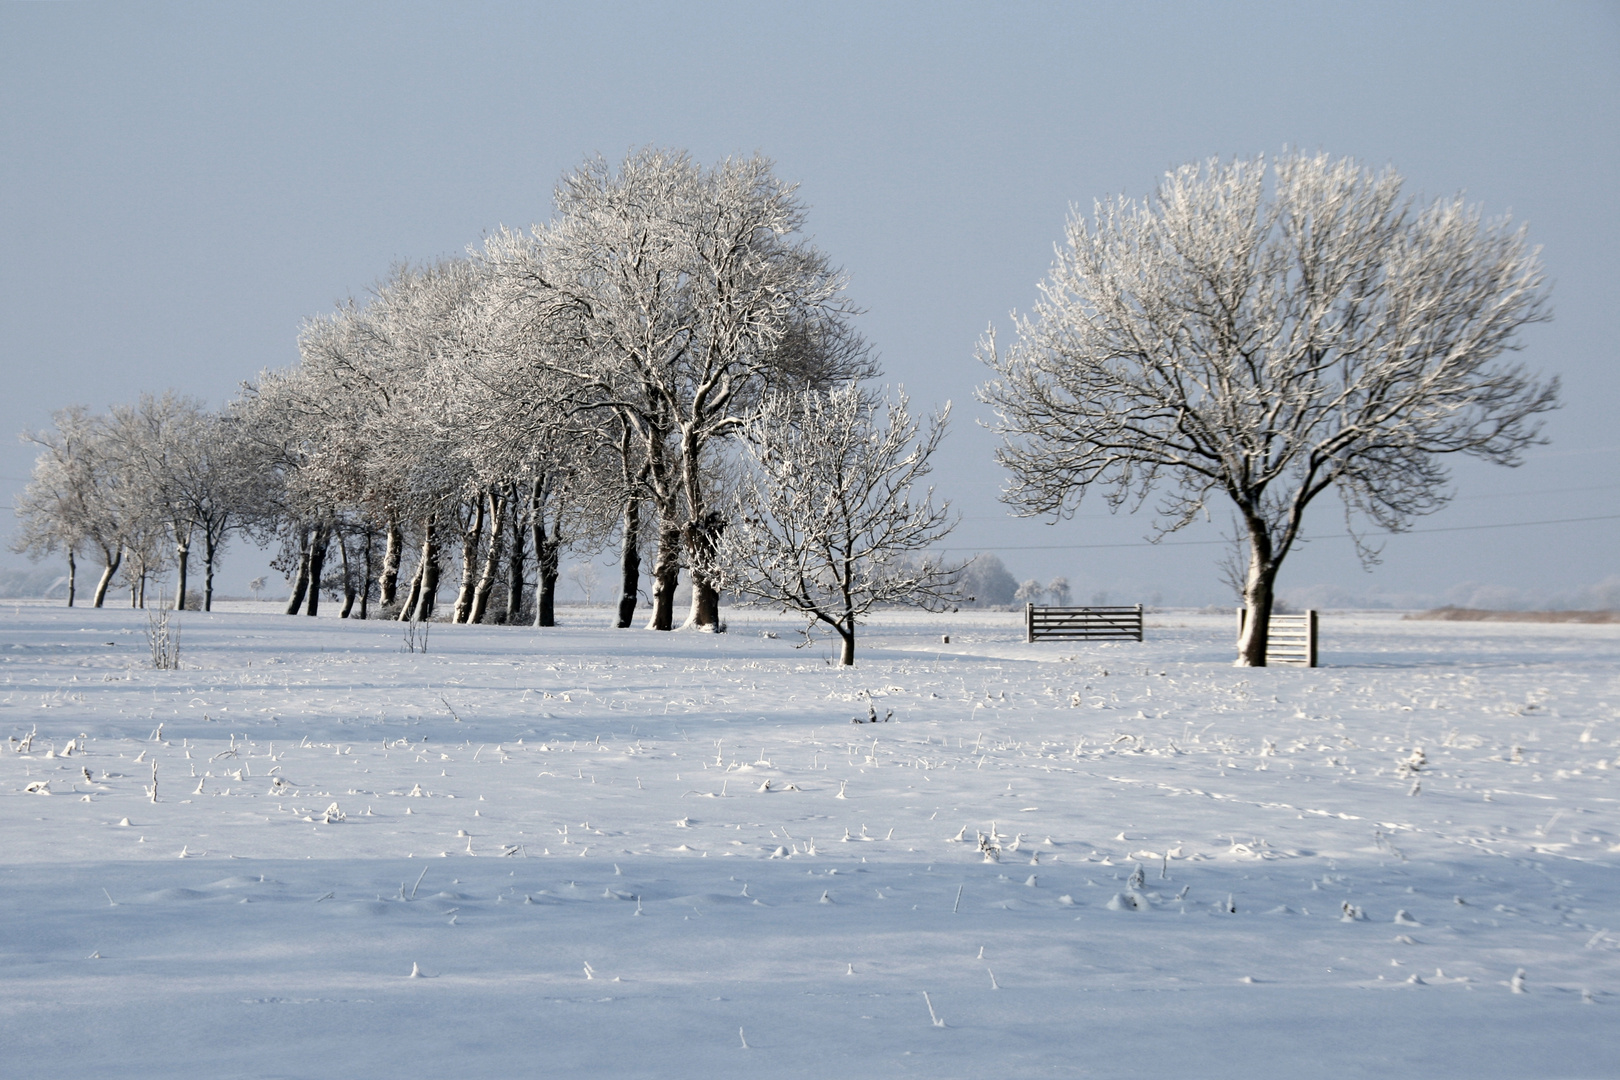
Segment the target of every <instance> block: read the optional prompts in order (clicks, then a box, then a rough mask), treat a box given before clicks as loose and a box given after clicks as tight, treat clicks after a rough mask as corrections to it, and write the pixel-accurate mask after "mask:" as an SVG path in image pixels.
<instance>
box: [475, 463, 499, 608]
mask: <svg viewBox="0 0 1620 1080" xmlns="http://www.w3.org/2000/svg"><path fill="white" fill-rule="evenodd" d="M505 543H506V500H505V499H504V498H502V497H501V495H500V493H499V492H498V491H496V490H495V489H493V488H491V489H490V492H489V549H488V550H487V551H486V552H485V553H484V569H483V571H482V572H481V573H479V575H478V585H477V587H476V588H474V589H473V605H472V616H471V618H470V621H471V622H475V623H481V622H483V621H484V612H485V611H487V610H488V609H489V594H490V592H491V591H492V590H493V589H494V588H495V577H496V575H497V574H498V573H499V571H500V566H501V548H502V546H503V545H504V544H505Z"/></svg>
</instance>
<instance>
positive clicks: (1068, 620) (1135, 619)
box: [1024, 604, 1142, 641]
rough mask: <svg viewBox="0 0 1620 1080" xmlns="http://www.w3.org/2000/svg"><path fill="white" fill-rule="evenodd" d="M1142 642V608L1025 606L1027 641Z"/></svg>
mask: <svg viewBox="0 0 1620 1080" xmlns="http://www.w3.org/2000/svg"><path fill="white" fill-rule="evenodd" d="M1040 638H1055V639H1058V640H1065V641H1076V640H1078V641H1141V640H1142V605H1141V604H1136V605H1134V606H1132V607H1036V606H1035V605H1034V604H1025V605H1024V640H1025V641H1035V640H1038V639H1040Z"/></svg>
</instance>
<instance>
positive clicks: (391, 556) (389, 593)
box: [360, 516, 405, 619]
mask: <svg viewBox="0 0 1620 1080" xmlns="http://www.w3.org/2000/svg"><path fill="white" fill-rule="evenodd" d="M404 548H405V538H404V537H403V536H401V535H400V532H399V522H398V521H396V520H394V518H393V517H392V516H390V517H389V518H388V547H387V548H386V549H385V550H384V551H383V565H382V577H381V579H379V581H378V583H377V587H378V590H379V595H378V597H377V602H378V603H380V604H382V606H383V607H387V606H388V605H389V604H392V603H393V602H394V590H395V589H397V588H398V587H399V557H400V553H401V552H402V551H403V550H404ZM367 551H368V552H369V551H370V548H367ZM368 558H369V556H368ZM364 606H365V605H364V604H362V605H361V609H362V611H364ZM360 617H361V618H362V619H363V618H365V615H364V614H362V615H361V616H360Z"/></svg>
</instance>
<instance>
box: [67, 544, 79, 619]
mask: <svg viewBox="0 0 1620 1080" xmlns="http://www.w3.org/2000/svg"><path fill="white" fill-rule="evenodd" d="M67 555H68V607H72V606H73V593H74V590H75V589H76V588H77V586H78V583H79V564H78V563H77V562H76V561H75V560H74V558H73V549H72V548H68V553H67Z"/></svg>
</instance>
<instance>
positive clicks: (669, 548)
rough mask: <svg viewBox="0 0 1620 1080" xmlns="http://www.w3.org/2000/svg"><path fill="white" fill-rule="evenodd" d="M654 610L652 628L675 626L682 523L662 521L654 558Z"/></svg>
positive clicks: (669, 628)
mask: <svg viewBox="0 0 1620 1080" xmlns="http://www.w3.org/2000/svg"><path fill="white" fill-rule="evenodd" d="M652 576H653V610H652V620H651V621H650V622H648V623H647V629H649V630H673V629H675V587H676V586H677V585H679V584H680V580H681V527H680V526H679V525H677V524H675V523H674V522H671V521H660V522H659V527H658V555H657V557H656V558H655V559H654V561H653V572H652Z"/></svg>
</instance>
